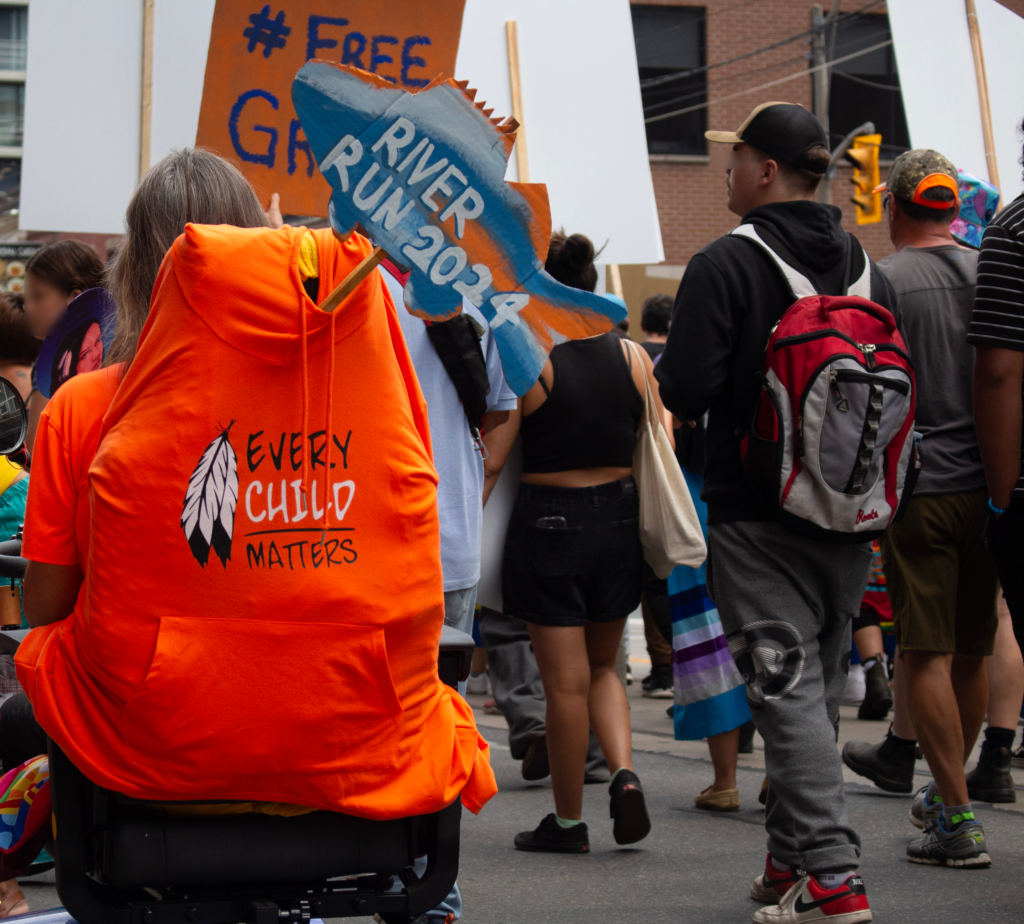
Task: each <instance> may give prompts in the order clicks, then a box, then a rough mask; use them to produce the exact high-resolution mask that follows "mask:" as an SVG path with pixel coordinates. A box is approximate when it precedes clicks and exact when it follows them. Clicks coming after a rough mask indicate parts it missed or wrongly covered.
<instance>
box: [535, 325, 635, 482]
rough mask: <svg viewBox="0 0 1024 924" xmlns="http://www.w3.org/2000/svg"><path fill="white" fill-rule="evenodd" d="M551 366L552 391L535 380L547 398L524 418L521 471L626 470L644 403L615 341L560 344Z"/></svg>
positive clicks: (612, 336)
mask: <svg viewBox="0 0 1024 924" xmlns="http://www.w3.org/2000/svg"><path fill="white" fill-rule="evenodd" d="M633 359H634V361H636V359H635V357H633ZM551 366H552V368H553V370H554V377H553V380H552V385H551V390H550V391H548V389H547V388H546V386H545V383H544V379H543V377H542V378H541V379H540V380H539V381H540V384H541V387H542V388H544V390H545V391H548V398H547V400H546V401H545V402H544V403H543V404H542V405H541V406H540V407H539V408H537V410H535V411H534V412H533V413H532V414H529V415H525V416H524V417H523V423H522V441H523V471H524V472H525V473H527V474H539V473H542V472H568V471H572V470H574V469H578V468H598V467H601V468H603V467H609V468H631V467H632V465H633V446H634V444H635V443H636V429H637V426H638V425H639V423H640V420H641V419H642V418H643V414H644V399H643V397H642V396H641V394H640V392H638V391H637V388H636V384H635V383H634V382H633V376H632V374H631V373H630V370H629V366H628V365H627V362H626V357H625V356H623V354H622V346H621V345H620V339H619V337H618V336H617V335H615V334H603V335H602V336H600V337H593V338H590V339H587V340H570V341H568V342H567V343H560V344H559V345H558V346H556V347H555V348H554V349H553V350H552V351H551Z"/></svg>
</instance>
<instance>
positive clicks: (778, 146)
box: [704, 102, 828, 175]
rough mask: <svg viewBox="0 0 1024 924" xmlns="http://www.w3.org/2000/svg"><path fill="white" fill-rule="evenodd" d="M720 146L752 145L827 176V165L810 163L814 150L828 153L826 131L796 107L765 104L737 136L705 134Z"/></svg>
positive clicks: (815, 120)
mask: <svg viewBox="0 0 1024 924" xmlns="http://www.w3.org/2000/svg"><path fill="white" fill-rule="evenodd" d="M704 137H705V138H707V139H708V141H717V142H718V143H719V144H749V145H750V146H751V147H755V148H757V149H758V150H759V151H764V153H765V154H768V155H770V156H772V157H774V158H777V159H778V160H781V161H783V162H784V163H787V164H792V165H793V166H794V167H799V168H800V169H802V170H810V171H811V172H812V173H817V174H819V175H824V173H825V171H826V170H827V169H828V165H827V164H822V163H821V162H820V161H816V162H813V163H812V162H810V161H809V160H808V159H807V153H808V152H809V151H810V150H811V148H816V147H823V148H825V150H828V135H826V133H825V128H824V126H823V125H822V124H821V122H819V121H818V120H817V119H816V118H815V117H814V115H813V114H812V113H810V112H808V111H807V110H806V109H804V107H803V106H798V105H797V104H796V103H779V102H771V103H761V105H760V106H758V107H757V108H756V109H755V110H754V111H753V112H752V113H750V115H748V116H747V118H746V119H745V120H744V122H743V124H742V125H741V126H740V127H739V128H737V129H736V131H734V132H704Z"/></svg>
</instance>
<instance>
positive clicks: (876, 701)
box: [857, 658, 892, 721]
mask: <svg viewBox="0 0 1024 924" xmlns="http://www.w3.org/2000/svg"><path fill="white" fill-rule="evenodd" d="M864 686H865V692H864V701H863V702H862V703H861V704H860V708H859V709H858V710H857V718H858V719H869V720H875V721H877V720H879V719H884V718H886V717H887V716H888V715H889V710H890V709H892V690H891V689H890V688H889V675H888V674H886V672H885V665H884V664H883V663H882V659H881V658H878V659H877V660H876V661H875V663H874V664H872V665H871V670H869V671H866V672H865V674H864Z"/></svg>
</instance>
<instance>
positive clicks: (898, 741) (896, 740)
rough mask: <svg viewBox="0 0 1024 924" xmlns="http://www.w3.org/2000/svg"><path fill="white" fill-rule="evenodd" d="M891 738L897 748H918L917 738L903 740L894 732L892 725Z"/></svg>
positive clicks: (890, 729) (890, 727)
mask: <svg viewBox="0 0 1024 924" xmlns="http://www.w3.org/2000/svg"><path fill="white" fill-rule="evenodd" d="M889 737H890V738H891V739H892V743H893V744H894V745H896V746H897V747H906V748H909V747H912V746H913V747H916V746H917V738H901V737H900V736H899V735H897V734H896V732H894V731H893V730H892V726H891V725H890V726H889Z"/></svg>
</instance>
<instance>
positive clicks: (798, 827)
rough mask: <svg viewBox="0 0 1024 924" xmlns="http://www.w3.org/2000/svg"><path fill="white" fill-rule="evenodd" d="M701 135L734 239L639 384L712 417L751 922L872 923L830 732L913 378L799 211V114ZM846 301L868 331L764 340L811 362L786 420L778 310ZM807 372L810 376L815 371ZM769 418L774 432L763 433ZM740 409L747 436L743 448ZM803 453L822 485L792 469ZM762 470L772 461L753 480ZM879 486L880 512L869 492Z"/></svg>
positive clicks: (887, 330) (710, 487)
mask: <svg viewBox="0 0 1024 924" xmlns="http://www.w3.org/2000/svg"><path fill="white" fill-rule="evenodd" d="M707 137H708V139H709V140H711V141H716V142H719V143H725V144H731V145H732V154H731V157H730V162H729V167H728V168H727V171H726V172H727V176H728V180H727V187H728V196H729V199H728V204H729V209H730V211H732V212H733V213H734V214H736V215H738V216H740V217H741V218H742V219H743V225H741V227H740V228H739V229H737V230H736V232H734V233H733V234H730V235H726V236H725V237H723V238H720V239H719V240H717V241H714V242H713V243H711V244H709V245H708V246H707V247H705V248H704V249H703V250H702V251H700V252H699V253H698V254H696V255H695V256H694V257H693V258H692V259H691V260H690V262H689V264H688V266H687V268H686V272H685V274H684V275H683V279H682V282H681V284H680V287H679V292H678V294H677V296H676V305H675V315H674V317H673V320H672V326H671V328H670V330H669V336H668V343H667V344H666V348H665V352H664V354H663V355H662V358H661V361H660V362H659V363H658V366H657V368H656V370H655V375H656V376H657V378H658V381H659V382H660V385H661V394H662V398H663V400H664V402H665V405H666V407H668V409H669V410H670V411H672V413H673V414H675V415H676V417H678V418H680V419H684V420H696V419H699V418H700V417H701V415H703V414H704V412H705V411H709V416H708V423H707V437H706V440H707V441H706V445H705V452H706V463H705V468H704V487H703V490H702V491H701V496H702V497H703V498H704V500H706V501H707V504H708V521H709V528H710V535H709V541H708V550H709V554H708V572H707V573H708V590H709V591H710V593H711V596H712V598H713V599H714V601H715V604H716V605H717V607H718V611H719V613H720V615H721V617H722V623H723V625H724V628H725V631H726V633H727V636H728V638H729V647H730V650H731V651H732V653H733V656H734V658H735V659H736V663H737V666H738V667H739V669H740V672H741V673H742V674H743V675H744V680H745V682H746V685H747V696H748V700H749V702H750V705H751V712H752V714H753V718H754V724H755V726H756V727H757V730H758V731H759V732H760V734H761V737H762V738H764V741H765V763H766V766H767V771H768V777H769V780H770V781H771V785H770V787H769V790H768V796H767V804H766V809H767V811H766V817H765V827H766V829H767V831H768V849H769V855H768V858H767V861H766V864H765V871H764V873H762V874H761V875H760V876H758V877H757V879H755V881H754V883H753V885H752V886H751V895H752V897H754V898H756V899H758V900H760V901H762V902H766V903H769V904H766V906H765V907H763V908H761V909H760V910H758V911H757V912H756V913H755V915H754V922H755V924H765V922H798V921H799V922H802V921H808V920H826V921H828V920H840V921H842V922H843V924H854V922H860V921H870V920H871V911H870V909H869V906H868V900H867V895H866V893H865V889H864V883H863V880H862V879H861V878H860V877H859V876H858V875H856V873H855V871H856V868H857V865H858V863H859V859H860V839H859V838H858V836H857V834H856V832H854V831H853V829H852V828H851V827H850V826H849V822H848V818H847V811H846V805H845V797H844V792H843V776H842V764H841V762H840V759H839V753H838V751H837V749H836V724H837V722H838V718H839V704H840V699H841V697H842V693H843V688H844V685H845V680H846V666H847V664H848V660H849V653H850V644H851V635H850V633H851V621H852V619H853V616H854V614H855V613H857V612H858V610H859V606H860V601H861V597H862V596H863V593H864V587H865V585H866V583H867V576H868V566H869V564H870V562H871V547H870V542H869V541H868V540H869V539H870V538H871V537H872V536H873V535H877V531H876V530H880V529H884V528H885V526H886V525H887V523H888V521H889V519H890V518H891V516H892V515H893V514H894V512H895V510H894V508H893V505H894V503H895V497H896V495H897V494H898V493H899V490H900V488H901V487H902V486H900V487H899V488H897V486H896V485H895V483H894V479H895V478H896V477H897V476H899V475H900V474H901V473H905V471H906V467H907V466H908V465H910V460H909V457H908V454H909V448H908V447H909V444H908V439H909V431H908V428H909V426H911V425H912V417H913V415H912V401H911V400H910V399H911V398H912V392H911V388H912V372H910V371H909V368H908V367H909V362H908V361H907V360H906V359H905V351H904V350H903V348H902V339H901V338H900V335H899V333H898V332H897V331H896V330H895V322H894V319H893V315H892V313H893V312H895V311H896V296H895V294H894V292H893V289H892V287H891V285H890V284H889V282H888V280H887V279H886V278H885V276H884V275H883V274H882V273H881V272H879V271H878V270H877V268H876V267H875V266H873V265H872V264H871V262H870V260H869V259H868V257H867V255H866V254H865V253H864V251H863V249H862V248H861V246H860V244H859V243H858V242H857V240H856V239H855V238H854V237H852V236H851V235H849V234H847V233H846V232H845V231H844V230H843V228H842V227H841V225H840V220H841V217H842V216H841V212H840V210H839V209H838V208H836V207H834V206H829V205H822V204H820V203H818V202H816V201H815V196H816V190H817V187H818V184H819V182H820V180H821V179H822V177H823V176H824V174H825V171H826V170H827V169H828V166H829V162H830V156H829V151H828V147H827V144H828V138H827V135H826V133H825V130H824V129H823V128H822V126H821V123H819V122H818V120H817V119H816V118H814V116H813V115H811V114H810V113H809V112H807V111H806V110H805V109H803V108H802V107H800V106H797V105H793V104H789V103H764V104H762V105H760V106H758V107H757V108H756V109H755V110H754V111H753V112H752V113H751V114H750V116H749V117H748V118H747V120H746V121H745V122H744V123H743V124H742V125H741V126H740V127H739V129H737V130H736V131H735V132H708V133H707ZM847 292H849V293H850V294H856V295H861V296H865V297H867V298H869V299H870V301H871V302H873V303H874V305H873V306H869V307H870V309H871V310H870V311H866V310H862V309H861V308H860V307H857V306H854V307H853V308H849V309H847V310H843V311H837V312H835V313H834V314H833V315H831V317H832V318H834V319H835V326H836V327H837V328H839V327H850V325H853V327H852V328H851V329H856V328H857V326H858V325H859V326H860V328H861V329H864V330H868V331H869V333H868V334H864V335H860V336H857V337H855V336H851V335H849V334H846V333H843V332H842V331H833V332H832V333H833V334H836V333H838V336H832V335H831V334H829V326H830V323H831V322H830V320H829V317H828V316H824V315H823V317H824V323H819V324H817V325H816V326H815V325H811V328H812V329H810V330H809V332H808V333H804V334H799V335H795V336H794V337H793V338H792V339H791V340H790V342H789V344H785V343H784V342H783V341H782V340H775V339H773V341H772V345H771V347H770V351H771V352H772V353H773V355H774V352H778V354H779V357H781V358H782V359H783V360H789V359H791V360H792V361H793V362H794V363H797V364H798V365H799V363H798V361H799V360H803V359H810V360H813V362H804V363H803V366H804V367H806V368H812V369H813V374H812V375H811V377H810V378H809V379H808V382H807V388H806V389H805V391H806V394H807V395H808V396H810V397H811V398H813V399H814V402H816V403H815V404H814V406H813V407H812V406H811V405H810V404H806V405H801V406H800V407H799V408H796V407H794V401H795V402H796V403H797V404H799V401H800V395H799V394H797V395H796V397H795V399H794V398H793V397H792V396H791V394H790V386H789V385H787V383H786V382H785V381H784V379H785V373H784V371H782V367H781V366H778V367H776V366H774V365H773V366H771V368H770V371H769V373H768V374H765V375H762V373H763V372H764V370H765V368H766V343H768V342H769V337H773V336H774V335H775V334H776V333H778V331H777V330H776V328H779V329H780V330H781V329H782V328H783V325H788V324H790V321H791V318H793V317H794V315H793V312H790V311H789V309H790V308H791V306H793V307H794V310H799V311H804V309H805V308H809V309H813V311H815V312H817V313H818V314H819V315H822V313H823V312H826V313H827V312H828V311H830V310H831V309H832V308H838V307H842V305H843V304H845V303H843V301H842V300H841V299H837V300H836V304H835V305H830V299H828V298H825V299H817V298H813V297H805V298H800V299H799V301H798V299H797V296H798V295H802V296H814V295H815V293H820V294H822V295H825V296H843V295H845V294H846V293H847ZM794 303H796V304H794ZM864 304H866V303H864ZM882 309H885V310H882ZM784 315H786V319H785V320H783V316H784ZM803 317H804V315H800V316H799V317H798V318H797V320H800V319H801V318H803ZM896 320H898V318H897V319H896ZM787 346H788V349H783V347H787ZM823 351H824V352H823ZM821 355H824V356H825V357H826V359H827V361H826V362H825V363H824V364H822V363H821V362H819V361H818V360H817V359H816V358H815V357H818V356H821ZM779 357H776V358H779ZM773 362H774V360H773ZM814 363H817V365H815V364H814ZM822 372H823V373H824V378H822V375H821V373H822ZM832 373H835V376H834V377H833V374H832ZM780 375H781V376H782V378H780ZM890 385H891V386H892V387H891V388H890V387H888V386H890ZM762 386H763V387H762ZM841 392H845V394H841ZM836 394H839V398H838V399H837V398H836V397H835V395H836ZM776 402H777V403H776ZM908 402H909V407H908ZM843 406H845V409H846V410H845V412H844V411H843ZM773 409H774V411H775V413H776V415H777V416H776V418H775V422H774V424H771V423H770V421H769V424H768V425H767V426H766V427H762V423H763V422H764V421H761V418H765V415H766V414H767V415H769V416H770V412H771V411H772V410H773ZM755 411H756V412H757V414H758V418H759V421H761V422H755V423H756V424H757V427H758V428H759V429H758V435H757V438H756V439H755V438H754V436H755V435H754V434H751V433H749V432H748V431H749V430H750V429H751V422H752V420H753V419H754V415H755ZM798 412H799V413H798ZM765 419H766V420H767V419H768V418H765ZM854 422H856V426H854ZM783 424H785V429H786V432H783V429H784V427H783ZM791 427H792V428H793V429H794V430H795V432H789V428H791ZM773 428H774V429H773ZM844 435H845V440H844V439H843V437H844ZM851 439H852V442H851ZM773 440H774V441H775V442H774V443H773V442H772V441H773ZM830 440H832V441H835V442H836V445H835V446H831V445H830ZM891 440H894V442H890V441H891ZM812 442H814V443H815V445H816V447H817V449H818V452H817V453H815V454H814V455H815V457H816V458H817V457H818V456H820V459H821V461H820V470H818V469H816V468H815V467H814V465H812V464H811V459H810V454H809V453H805V450H806V449H807V447H808V446H809V445H810V444H811V443H812ZM851 446H852V448H851ZM885 449H889V450H892V453H893V456H894V459H898V460H899V466H900V468H899V470H897V467H896V466H895V463H894V465H893V466H892V467H886V470H885V472H880V469H879V467H880V465H881V464H882V463H881V460H880V457H879V455H878V451H882V450H885ZM833 450H834V451H833ZM759 458H771V459H774V462H772V463H771V464H764V465H761V466H760V469H761V471H760V472H758V471H757V469H758V468H759V465H758V460H759ZM862 463H864V464H863V465H862ZM815 464H818V463H815ZM828 464H832V465H834V466H838V467H839V468H840V469H842V470H843V471H842V480H843V482H844V483H842V484H839V486H838V488H837V487H835V486H834V485H830V484H829V480H830V477H831V478H832V480H835V478H837V477H839V476H838V475H836V473H835V472H830V471H825V469H827V468H828ZM773 466H775V468H774V470H773ZM779 472H782V473H784V474H785V473H787V472H788V474H787V475H786V478H785V479H784V480H783V483H782V485H781V490H779V485H778V484H776V486H775V489H774V490H773V491H772V492H769V491H768V490H767V488H765V487H763V484H764V483H765V482H766V481H769V480H770V477H771V476H772V475H773V474H774V475H778V474H779ZM815 479H817V480H815ZM847 481H849V482H850V483H851V484H852V487H851V486H850V485H849V484H846V483H845V482H847ZM879 484H881V486H882V488H881V495H879V494H877V493H870V492H877V491H878V485H879ZM826 485H829V487H828V488H826ZM859 491H866V492H869V493H867V494H864V495H858V493H857V492H859ZM887 491H888V493H887ZM893 492H895V493H893ZM883 495H884V496H883ZM823 496H824V497H826V498H828V497H832V498H834V499H835V502H836V507H835V509H834V510H824V511H823V510H822V509H820V506H821V505H820V503H817V502H818V499H820V498H821V497H823ZM865 497H867V498H868V500H866V501H865V500H864V498H865ZM801 505H802V506H801ZM833 514H835V515H836V516H838V517H839V518H840V520H841V521H842V522H841V523H838V524H837V523H835V522H833V519H831V518H830V517H832V516H833ZM780 518H781V519H783V520H785V522H786V524H787V525H784V524H783V522H777V520H778V519H780ZM815 521H817V522H815ZM837 525H838V526H839V527H840V528H839V530H838V531H839V532H842V533H843V535H842V536H841V538H844V539H846V540H847V541H844V542H836V541H822V539H829V538H835V536H833V535H832V533H833V532H834V531H836V526H837ZM787 526H788V527H789V528H787ZM849 540H855V541H849ZM771 903H777V904H771Z"/></svg>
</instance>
